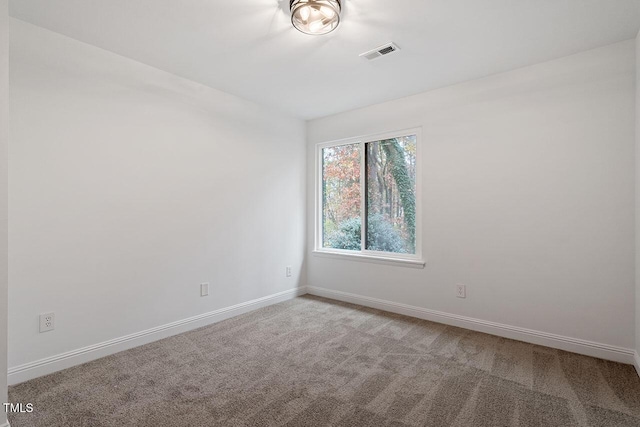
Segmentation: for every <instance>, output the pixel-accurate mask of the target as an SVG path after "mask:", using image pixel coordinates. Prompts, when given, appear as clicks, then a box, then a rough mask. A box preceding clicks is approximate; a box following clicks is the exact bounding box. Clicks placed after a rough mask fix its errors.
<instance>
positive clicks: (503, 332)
mask: <svg viewBox="0 0 640 427" xmlns="http://www.w3.org/2000/svg"><path fill="white" fill-rule="evenodd" d="M307 291H308V292H309V293H310V294H311V295H317V296H321V297H326V298H331V299H336V300H339V301H344V302H349V303H353V304H359V305H363V306H366V307H372V308H377V309H380V310H385V311H390V312H392V313H398V314H404V315H406V316H411V317H417V318H419V319H424V320H430V321H433V322H438V323H443V324H446V325H451V326H457V327H460V328H465V329H471V330H473V331H478V332H484V333H487V334H491V335H497V336H499V337H504V338H510V339H514V340H518V341H524V342H528V343H532V344H538V345H543V346H545V347H551V348H557V349H560V350H565V351H569V352H572V353H578V354H584V355H587V356H592V357H597V358H600V359H607V360H613V361H615V362H621V363H626V364H628V365H632V364H634V355H635V363H636V369H639V365H638V363H639V359H638V355H637V353H635V351H634V350H632V349H628V348H622V347H616V346H612V345H608V344H601V343H597V342H592V341H586V340H582V339H578V338H571V337H565V336H562V335H555V334H550V333H547V332H541V331H535V330H532V329H525V328H520V327H517V326H510V325H505V324H501V323H495V322H489V321H486V320H480V319H474V318H471V317H465V316H459V315H457V314H450V313H444V312H440V311H435V310H429V309H426V308H422V307H416V306H412V305H407V304H400V303H396V302H392V301H386V300H381V299H377V298H371V297H365V296H362V295H355V294H350V293H347V292H341V291H335V290H331V289H326V288H318V287H315V286H307ZM638 372H640V369H639V371H638Z"/></svg>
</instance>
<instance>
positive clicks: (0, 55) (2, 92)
mask: <svg viewBox="0 0 640 427" xmlns="http://www.w3.org/2000/svg"><path fill="white" fill-rule="evenodd" d="M8 11H9V2H8V0H0V404H1V403H4V402H6V401H7V274H8V273H7V201H8V200H7V142H8V136H9V129H8V128H9V110H8V99H7V98H8V95H9V84H8V83H9V16H8ZM6 421H7V417H6V413H5V412H4V410H3V409H0V425H2V424H4V423H5V422H6Z"/></svg>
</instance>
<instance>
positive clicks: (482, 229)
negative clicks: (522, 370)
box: [307, 40, 635, 349]
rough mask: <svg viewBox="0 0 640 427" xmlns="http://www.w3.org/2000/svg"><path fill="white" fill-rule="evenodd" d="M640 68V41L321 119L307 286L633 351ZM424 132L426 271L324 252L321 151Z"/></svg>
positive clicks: (312, 135) (314, 131) (312, 128)
mask: <svg viewBox="0 0 640 427" xmlns="http://www.w3.org/2000/svg"><path fill="white" fill-rule="evenodd" d="M383 60H384V59H383ZM434 60H436V61H437V58H434ZM634 68H635V65H634V41H633V40H630V41H627V42H622V43H618V44H614V45H611V46H608V47H604V48H601V49H596V50H592V51H588V52H584V53H581V54H578V55H575V56H571V57H566V58H563V59H559V60H555V61H553V62H548V63H543V64H539V65H536V66H532V67H527V68H523V69H519V70H515V71H512V72H508V73H504V74H500V75H495V76H492V77H489V78H485V79H482V80H477V81H471V82H467V83H464V84H460V85H456V86H452V87H447V88H443V89H440V90H436V91H432V92H428V93H423V94H419V95H416V96H412V97H408V98H404V99H400V100H396V101H392V102H386V103H383V104H378V105H374V106H371V107H368V108H363V109H359V110H355V111H351V112H347V113H344V114H339V115H335V116H331V117H327V118H323V119H318V120H314V121H311V122H310V123H309V125H308V131H307V133H308V144H309V145H308V155H307V166H308V170H309V172H308V173H309V175H308V180H309V184H308V187H307V191H308V194H309V197H308V198H307V200H308V217H307V220H308V240H309V244H308V245H307V246H308V248H309V258H308V261H307V267H308V280H307V282H308V285H309V286H316V287H322V288H327V289H331V290H337V291H341V292H347V293H351V294H356V295H364V296H367V297H370V298H377V299H382V300H387V301H392V302H396V303H403V304H409V305H412V306H417V307H421V308H427V309H430V310H437V311H440V312H445V313H451V314H456V315H460V316H467V317H471V318H475V319H482V320H486V321H491V322H497V323H501V324H507V325H511V326H516V327H521V328H529V329H533V330H537V331H542V332H547V333H551V334H557V335H562V336H566V337H572V338H576V339H582V340H590V341H594V342H596V343H601V344H607V345H611V346H616V347H618V346H619V347H622V348H623V349H632V348H633V347H634V310H635V308H634V305H635V303H634V286H635V285H634V244H635V242H634V102H635V100H634V95H633V93H634V89H633V88H634ZM425 72H426V71H425ZM418 126H421V127H422V128H423V140H422V151H423V159H422V161H423V183H422V184H423V185H422V189H423V190H422V193H421V194H420V196H421V197H422V198H423V202H424V214H423V216H424V220H423V235H422V238H423V242H424V252H425V259H426V261H427V265H426V268H425V269H411V268H405V267H394V266H384V265H378V264H372V263H363V262H354V261H347V260H336V259H329V258H324V257H318V256H314V255H313V254H312V253H311V250H312V246H313V169H314V168H313V165H314V163H313V162H314V152H315V149H314V145H315V144H317V143H320V142H324V141H331V140H337V139H341V138H347V137H353V136H358V135H366V134H374V133H379V132H386V131H392V130H399V129H408V128H413V127H418ZM456 283H463V284H466V285H467V293H468V297H467V299H457V298H456V297H455V289H454V287H455V284H456Z"/></svg>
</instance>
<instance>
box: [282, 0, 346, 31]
mask: <svg viewBox="0 0 640 427" xmlns="http://www.w3.org/2000/svg"><path fill="white" fill-rule="evenodd" d="M289 7H290V9H291V23H292V24H293V26H294V27H296V29H297V30H298V31H301V32H303V33H305V34H312V35H321V34H327V33H330V32H331V31H333V30H335V29H336V28H337V27H338V24H340V12H341V11H342V4H341V2H340V0H291V1H290V2H289Z"/></svg>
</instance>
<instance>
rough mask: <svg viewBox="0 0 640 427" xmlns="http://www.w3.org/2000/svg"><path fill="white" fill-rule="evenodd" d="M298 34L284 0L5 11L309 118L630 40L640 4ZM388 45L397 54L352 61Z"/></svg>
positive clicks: (543, 8) (542, 7) (39, 2)
mask: <svg viewBox="0 0 640 427" xmlns="http://www.w3.org/2000/svg"><path fill="white" fill-rule="evenodd" d="M345 3H346V4H345V5H344V11H343V20H342V24H341V25H340V27H339V28H338V29H337V30H336V31H335V32H333V33H331V34H329V35H326V36H308V35H304V34H302V33H299V32H298V31H296V30H295V29H293V27H292V26H291V23H290V21H289V19H290V17H289V10H288V6H289V0H179V1H176V0H11V1H10V13H11V15H12V16H13V17H15V18H18V19H21V20H24V21H27V22H30V23H33V24H36V25H39V26H41V27H44V28H48V29H50V30H53V31H56V32H58V33H61V34H64V35H67V36H70V37H73V38H75V39H78V40H80V41H83V42H86V43H90V44H92V45H95V46H98V47H101V48H104V49H107V50H110V51H112V52H115V53H118V54H120V55H123V56H126V57H129V58H132V59H135V60H137V61H140V62H143V63H145V64H148V65H151V66H154V67H157V68H160V69H162V70H165V71H168V72H171V73H173V74H177V75H179V76H182V77H186V78H188V79H191V80H194V81H196V82H200V83H203V84H205V85H208V86H211V87H214V88H217V89H220V90H223V91H225V92H229V93H232V94H235V95H238V96H240V97H243V98H245V99H249V100H252V101H255V102H257V103H259V104H262V105H265V106H268V107H270V108H276V109H279V110H282V111H284V112H286V113H289V114H291V115H295V116H297V117H300V118H304V119H311V118H316V117H321V116H326V115H330V114H334V113H338V112H341V111H346V110H351V109H354V108H358V107H363V106H366V105H370V104H374V103H378V102H382V101H386V100H390V99H395V98H399V97H402V96H407V95H412V94H415V93H419V92H423V91H427V90H431V89H435V88H439V87H443V86H447V85H451V84H455V83H459V82H462V81H466V80H472V79H476V78H480V77H484V76H487V75H491V74H495V73H499V72H503V71H507V70H511V69H515V68H519V67H523V66H526V65H531V64H535V63H538V62H543V61H547V60H551V59H554V58H558V57H562V56H566V55H570V54H573V53H576V52H580V51H584V50H588V49H592V48H595V47H599V46H604V45H607V44H611V43H615V42H618V41H622V40H626V39H630V38H633V37H635V36H636V33H637V32H638V29H639V28H640V0H393V1H390V0H345ZM390 41H394V42H395V43H397V44H398V45H399V46H400V48H401V50H400V51H399V52H397V53H394V54H392V55H389V56H387V57H383V58H379V59H376V60H374V61H371V62H369V61H367V60H365V59H362V58H360V57H359V56H358V55H359V54H360V53H362V52H364V51H367V50H370V49H373V48H375V47H377V46H379V45H382V44H384V43H387V42H390Z"/></svg>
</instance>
